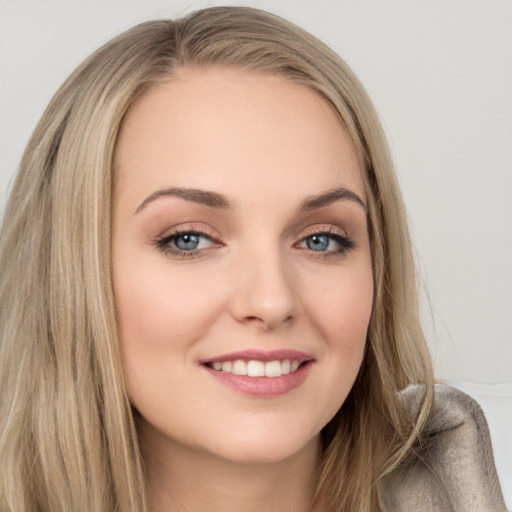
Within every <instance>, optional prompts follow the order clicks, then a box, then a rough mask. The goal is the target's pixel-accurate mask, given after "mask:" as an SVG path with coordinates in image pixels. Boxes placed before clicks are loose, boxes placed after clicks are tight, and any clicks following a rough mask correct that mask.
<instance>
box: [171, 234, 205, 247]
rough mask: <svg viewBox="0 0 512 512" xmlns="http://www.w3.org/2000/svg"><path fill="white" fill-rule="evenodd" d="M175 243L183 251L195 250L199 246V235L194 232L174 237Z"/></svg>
mask: <svg viewBox="0 0 512 512" xmlns="http://www.w3.org/2000/svg"><path fill="white" fill-rule="evenodd" d="M173 241H174V245H175V246H176V247H177V248H178V249H181V250H182V251H193V250H194V249H197V248H198V246H199V236H198V235H195V234H193V233H185V234H183V235H178V236H175V237H174V240H173Z"/></svg>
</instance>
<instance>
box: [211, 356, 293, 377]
mask: <svg viewBox="0 0 512 512" xmlns="http://www.w3.org/2000/svg"><path fill="white" fill-rule="evenodd" d="M211 366H212V367H213V369H214V370H217V371H222V372H224V373H233V374H235V375H247V376H249V377H280V376H281V375H287V374H288V373H293V372H294V371H296V370H297V369H298V368H299V366H300V363H299V361H291V360H290V359H285V360H284V361H268V362H267V363H264V362H263V361H256V360H250V361H244V360H242V359H238V360H236V361H233V362H231V361H226V362H223V363H220V362H219V363H213V364H212V365H211Z"/></svg>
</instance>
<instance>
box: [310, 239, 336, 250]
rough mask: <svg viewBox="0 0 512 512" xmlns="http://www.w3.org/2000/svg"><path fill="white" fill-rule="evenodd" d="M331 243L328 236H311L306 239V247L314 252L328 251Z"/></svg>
mask: <svg viewBox="0 0 512 512" xmlns="http://www.w3.org/2000/svg"><path fill="white" fill-rule="evenodd" d="M330 241H331V239H330V238H329V237H328V236H327V235H311V236H309V237H308V238H306V245H307V247H308V249H311V250H312V251H326V250H327V249H328V248H329V242H330Z"/></svg>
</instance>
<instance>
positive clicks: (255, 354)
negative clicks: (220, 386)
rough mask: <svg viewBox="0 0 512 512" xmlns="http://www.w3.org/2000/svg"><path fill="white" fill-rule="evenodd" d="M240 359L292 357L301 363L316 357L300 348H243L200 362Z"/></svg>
mask: <svg viewBox="0 0 512 512" xmlns="http://www.w3.org/2000/svg"><path fill="white" fill-rule="evenodd" d="M239 359H243V360H246V361H262V362H264V363H265V362H269V361H284V360H285V359H290V360H291V361H298V362H299V363H303V362H304V361H311V360H312V359H314V357H313V356H312V355H310V354H306V353H304V352H301V351H299V350H289V349H281V350H270V351H265V350H258V349H250V350H242V351H240V352H230V353H229V354H223V355H220V356H215V357H211V358H207V359H201V360H200V361H199V363H200V364H206V363H223V362H226V361H237V360H239Z"/></svg>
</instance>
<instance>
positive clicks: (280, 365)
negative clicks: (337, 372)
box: [200, 350, 314, 398]
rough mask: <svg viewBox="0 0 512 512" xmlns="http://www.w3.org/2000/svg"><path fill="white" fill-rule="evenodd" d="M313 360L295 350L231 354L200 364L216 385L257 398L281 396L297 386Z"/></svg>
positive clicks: (303, 379)
mask: <svg viewBox="0 0 512 512" xmlns="http://www.w3.org/2000/svg"><path fill="white" fill-rule="evenodd" d="M313 362H314V358H313V357H312V356H310V355H308V354H305V353H303V352H299V351H296V350H277V351H270V352H262V351H257V350H250V351H245V352H234V353H231V354H225V355H222V356H218V357H215V358H212V359H208V360H202V361H200V363H201V367H202V368H204V369H205V370H207V371H208V373H209V374H210V375H211V376H212V377H213V378H215V379H216V380H217V381H218V382H221V383H222V384H224V385H226V386H228V387H229V388H231V389H234V390H235V391H238V392H240V393H243V394H246V395H250V396H256V397H268V398H269V397H275V396H279V395H283V394H285V393H288V392H289V391H292V390H293V389H295V388H297V387H298V386H300V385H301V384H302V383H303V382H304V381H305V379H306V377H307V375H308V374H309V370H310V368H311V366H312V364H313Z"/></svg>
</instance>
